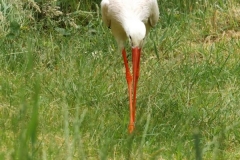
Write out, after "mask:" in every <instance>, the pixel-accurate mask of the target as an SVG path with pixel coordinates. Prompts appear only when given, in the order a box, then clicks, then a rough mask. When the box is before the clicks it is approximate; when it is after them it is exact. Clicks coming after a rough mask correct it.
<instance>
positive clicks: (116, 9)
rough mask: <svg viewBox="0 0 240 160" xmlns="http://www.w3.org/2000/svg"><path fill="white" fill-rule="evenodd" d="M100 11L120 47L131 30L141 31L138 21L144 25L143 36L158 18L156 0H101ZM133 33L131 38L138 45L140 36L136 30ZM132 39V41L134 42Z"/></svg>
mask: <svg viewBox="0 0 240 160" xmlns="http://www.w3.org/2000/svg"><path fill="white" fill-rule="evenodd" d="M101 11H102V19H103V22H104V23H105V24H106V25H107V26H108V27H110V28H111V31H112V34H113V36H114V37H115V39H116V40H117V42H118V45H119V47H120V48H123V47H124V43H125V41H126V39H127V38H128V37H129V36H131V34H132V33H133V32H135V31H137V30H138V29H139V30H140V31H139V32H141V33H143V31H142V30H143V29H140V26H141V24H140V22H142V23H143V24H144V26H145V33H143V34H144V35H143V36H144V37H145V36H146V35H147V33H148V32H149V29H150V27H153V26H155V25H156V23H157V21H158V18H159V9H158V5H157V1H156V0H102V2H101ZM133 35H134V34H133ZM135 35H136V36H135V37H133V38H135V39H136V40H135V39H134V40H135V41H136V45H138V43H140V42H139V41H140V39H141V37H138V32H137V33H136V34H135ZM134 40H133V42H132V43H135V41H134Z"/></svg>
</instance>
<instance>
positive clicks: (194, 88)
mask: <svg viewBox="0 0 240 160" xmlns="http://www.w3.org/2000/svg"><path fill="white" fill-rule="evenodd" d="M38 2H42V3H33V1H30V0H26V1H20V0H16V1H11V0H10V1H8V2H7V1H4V0H2V1H0V4H1V5H0V137H1V139H0V159H3V160H6V159H23V160H26V159H43V160H45V159H53V160H56V159H68V160H70V159H158V160H172V159H176V160H182V159H185V160H190V159H196V160H201V159H215V160H224V159H226V160H230V159H231V160H238V159H240V98H239V97H240V81H239V80H240V4H239V2H238V1H237V0H229V1H224V0H217V1H184V0H182V1H177V0H171V1H167V0H161V1H159V8H160V17H161V18H160V21H159V23H158V24H157V26H156V27H155V28H154V29H153V30H152V31H151V33H150V35H149V36H148V38H147V41H146V44H145V46H144V49H143V55H142V61H141V73H140V75H141V76H140V79H139V88H138V101H137V123H136V130H135V132H134V133H133V134H131V135H129V134H128V131H127V127H128V122H129V106H128V95H127V85H126V80H125V72H124V65H123V61H122V57H121V54H120V53H118V50H117V45H116V42H115V41H114V39H113V37H112V35H111V33H110V31H109V30H108V29H107V28H106V27H105V26H104V25H103V23H102V21H101V16H100V15H99V7H98V6H99V1H96V2H95V3H92V4H88V3H87V1H86V3H84V4H85V5H74V2H76V1H72V3H73V4H71V5H72V6H78V7H76V8H75V10H74V11H70V10H68V11H66V10H65V12H62V9H61V8H58V7H57V6H56V3H55V2H54V1H53V2H51V3H50V2H49V3H44V1H40V0H39V1H38ZM66 3H67V2H66ZM40 11H41V13H40ZM66 13H67V14H66ZM130 57H131V56H129V58H130Z"/></svg>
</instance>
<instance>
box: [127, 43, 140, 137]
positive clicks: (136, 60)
mask: <svg viewBox="0 0 240 160" xmlns="http://www.w3.org/2000/svg"><path fill="white" fill-rule="evenodd" d="M140 54H141V49H140V48H137V47H136V48H132V67H133V105H132V112H131V114H132V115H131V116H130V117H132V118H133V124H134V123H135V116H136V113H135V112H136V102H137V83H138V78H139V70H140V66H139V65H140ZM130 123H131V122H130ZM133 127H134V126H133ZM129 129H130V130H129V132H130V133H131V132H132V131H133V129H134V128H132V129H131V127H129Z"/></svg>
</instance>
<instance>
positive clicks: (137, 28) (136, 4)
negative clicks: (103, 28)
mask: <svg viewBox="0 0 240 160" xmlns="http://www.w3.org/2000/svg"><path fill="white" fill-rule="evenodd" d="M101 11H102V19H103V22H104V23H105V24H106V25H107V26H108V27H109V28H111V31H112V34H113V36H114V37H115V39H116V41H117V43H118V47H119V49H120V50H121V51H122V56H123V60H124V65H125V68H126V79H127V83H128V92H129V103H130V123H129V132H130V133H132V132H133V130H134V127H135V110H136V93H137V82H138V77H139V68H140V67H139V64H140V53H141V49H142V47H143V44H144V38H145V37H146V35H147V34H148V32H149V30H150V27H153V26H155V25H156V23H157V21H158V18H159V10H158V4H157V0H102V2H101ZM127 39H129V42H130V45H131V47H132V63H133V65H132V66H133V69H132V72H133V76H132V75H131V71H130V69H129V66H128V61H127V56H126V51H125V48H124V44H125V41H126V40H127Z"/></svg>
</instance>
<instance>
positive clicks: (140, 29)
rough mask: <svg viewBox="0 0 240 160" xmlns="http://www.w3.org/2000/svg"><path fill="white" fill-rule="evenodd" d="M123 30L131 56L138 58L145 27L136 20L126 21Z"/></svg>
mask: <svg viewBox="0 0 240 160" xmlns="http://www.w3.org/2000/svg"><path fill="white" fill-rule="evenodd" d="M125 30H126V34H127V36H128V38H129V42H130V45H131V47H132V55H133V56H136V57H139V56H140V53H141V49H142V46H143V43H144V38H145V36H146V27H145V25H144V23H143V22H142V21H138V20H131V21H128V23H127V28H125Z"/></svg>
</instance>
